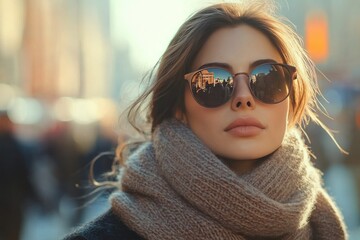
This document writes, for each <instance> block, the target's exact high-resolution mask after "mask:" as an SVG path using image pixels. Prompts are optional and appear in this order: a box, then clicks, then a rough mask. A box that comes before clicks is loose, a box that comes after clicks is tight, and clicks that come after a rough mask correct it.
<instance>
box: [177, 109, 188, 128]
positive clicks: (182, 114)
mask: <svg viewBox="0 0 360 240" xmlns="http://www.w3.org/2000/svg"><path fill="white" fill-rule="evenodd" d="M175 118H176V119H177V120H179V121H180V122H182V123H184V124H186V125H187V122H188V121H187V117H186V113H185V112H184V111H182V110H181V109H180V108H177V109H176V111H175Z"/></svg>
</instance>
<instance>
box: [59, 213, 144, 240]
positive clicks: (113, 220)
mask: <svg viewBox="0 0 360 240" xmlns="http://www.w3.org/2000/svg"><path fill="white" fill-rule="evenodd" d="M101 239H106V240H137V239H143V238H141V237H140V236H139V235H138V234H137V233H135V232H134V231H133V230H131V229H129V228H128V227H127V226H126V225H125V224H124V223H123V222H122V221H121V219H120V218H119V217H118V216H116V215H115V214H114V213H113V212H112V211H111V210H108V211H107V212H105V213H104V214H102V215H101V216H99V217H97V218H96V219H94V220H93V221H91V222H89V223H87V224H85V225H83V226H80V227H78V228H76V229H75V230H74V231H73V232H72V233H70V234H69V235H67V236H65V238H63V240H101Z"/></svg>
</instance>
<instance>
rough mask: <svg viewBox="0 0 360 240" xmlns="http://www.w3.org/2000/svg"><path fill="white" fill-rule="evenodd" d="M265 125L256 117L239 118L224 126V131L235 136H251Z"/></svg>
mask: <svg viewBox="0 0 360 240" xmlns="http://www.w3.org/2000/svg"><path fill="white" fill-rule="evenodd" d="M263 129H265V126H264V125H263V124H262V123H261V122H260V121H259V120H257V119H256V118H251V117H248V118H239V119H236V120H235V121H233V122H232V123H231V124H230V125H229V126H227V127H226V128H225V130H224V131H225V132H228V133H230V134H231V135H234V136H237V137H251V136H255V135H257V134H259V133H260V132H261V131H262V130H263Z"/></svg>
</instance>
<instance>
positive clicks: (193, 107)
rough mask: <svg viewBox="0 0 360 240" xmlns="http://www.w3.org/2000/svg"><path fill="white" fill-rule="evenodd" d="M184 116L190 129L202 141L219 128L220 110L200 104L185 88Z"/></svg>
mask: <svg viewBox="0 0 360 240" xmlns="http://www.w3.org/2000/svg"><path fill="white" fill-rule="evenodd" d="M184 101H185V117H186V122H187V124H188V125H189V127H190V128H191V129H192V131H193V132H194V133H195V134H196V135H197V136H198V137H199V138H200V139H201V140H203V141H205V142H206V139H208V138H210V137H211V134H214V133H213V132H214V131H216V130H217V129H218V128H219V119H221V118H222V116H223V115H222V112H221V111H219V109H210V108H204V107H202V106H200V105H199V104H198V103H197V102H196V101H195V99H194V98H193V96H192V94H191V92H190V90H189V89H188V88H187V89H186V90H185V96H184Z"/></svg>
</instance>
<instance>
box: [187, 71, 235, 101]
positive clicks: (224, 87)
mask: <svg viewBox="0 0 360 240" xmlns="http://www.w3.org/2000/svg"><path fill="white" fill-rule="evenodd" d="M233 89H234V81H233V78H232V76H231V74H230V73H229V72H227V71H226V70H224V69H221V68H206V69H203V70H201V71H199V72H197V73H195V74H194V76H193V77H192V79H191V91H192V94H193V96H194V98H195V100H196V101H197V102H198V103H199V104H200V105H202V106H204V107H208V108H214V107H219V106H221V105H223V104H224V103H226V102H227V101H228V100H229V99H230V98H231V94H232V92H233Z"/></svg>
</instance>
